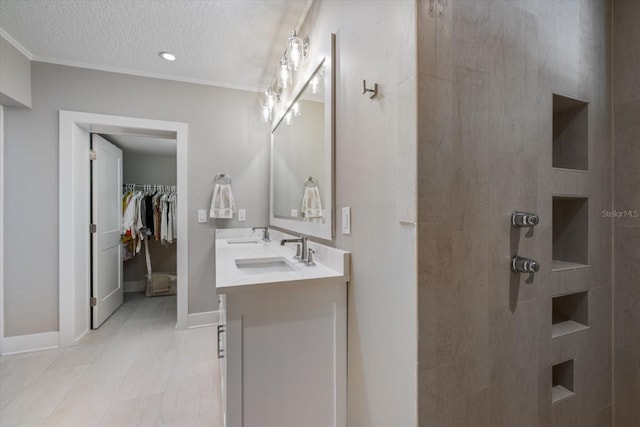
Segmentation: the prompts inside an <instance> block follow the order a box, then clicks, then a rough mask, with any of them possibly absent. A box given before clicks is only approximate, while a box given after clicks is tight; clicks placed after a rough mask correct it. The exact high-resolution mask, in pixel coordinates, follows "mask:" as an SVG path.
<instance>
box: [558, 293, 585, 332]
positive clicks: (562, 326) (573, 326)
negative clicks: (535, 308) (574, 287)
mask: <svg viewBox="0 0 640 427" xmlns="http://www.w3.org/2000/svg"><path fill="white" fill-rule="evenodd" d="M551 306H552V307H551V311H552V315H551V337H552V338H557V337H560V336H562V335H567V334H571V333H574V332H578V331H582V330H585V329H589V291H582V292H576V293H572V294H566V295H558V296H555V297H553V298H552V303H551Z"/></svg>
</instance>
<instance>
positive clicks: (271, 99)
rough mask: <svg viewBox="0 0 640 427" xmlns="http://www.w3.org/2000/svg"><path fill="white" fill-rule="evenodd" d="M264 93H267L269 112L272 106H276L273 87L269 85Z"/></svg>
mask: <svg viewBox="0 0 640 427" xmlns="http://www.w3.org/2000/svg"><path fill="white" fill-rule="evenodd" d="M265 94H266V95H267V107H269V112H271V111H273V107H275V106H276V93H275V92H274V91H273V88H272V87H271V86H269V89H267V91H266V92H265Z"/></svg>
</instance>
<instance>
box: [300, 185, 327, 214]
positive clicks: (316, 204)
mask: <svg viewBox="0 0 640 427" xmlns="http://www.w3.org/2000/svg"><path fill="white" fill-rule="evenodd" d="M300 210H301V211H302V213H303V214H304V217H305V218H322V202H321V201H320V190H319V189H318V186H317V185H314V186H305V187H304V196H303V197H302V206H301V209H300Z"/></svg>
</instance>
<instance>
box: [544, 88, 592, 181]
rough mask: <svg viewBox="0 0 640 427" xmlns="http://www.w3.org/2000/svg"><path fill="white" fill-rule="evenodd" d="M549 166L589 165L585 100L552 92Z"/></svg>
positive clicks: (571, 166) (562, 167)
mask: <svg viewBox="0 0 640 427" xmlns="http://www.w3.org/2000/svg"><path fill="white" fill-rule="evenodd" d="M552 159H553V167H554V168H559V169H570V170H581V171H586V170H588V169H589V104H588V103H587V102H584V101H581V100H578V99H574V98H568V97H566V96H562V95H558V94H555V93H554V94H553V156H552Z"/></svg>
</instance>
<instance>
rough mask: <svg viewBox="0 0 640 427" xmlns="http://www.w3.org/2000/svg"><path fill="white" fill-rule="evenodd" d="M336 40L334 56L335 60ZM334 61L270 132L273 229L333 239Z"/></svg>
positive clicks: (317, 72) (323, 65)
mask: <svg viewBox="0 0 640 427" xmlns="http://www.w3.org/2000/svg"><path fill="white" fill-rule="evenodd" d="M333 47H334V36H333V35H332V49H331V51H332V56H333V55H334V54H333V52H334V48H333ZM332 59H333V58H331V59H329V58H324V59H322V60H321V61H320V63H319V64H318V65H317V66H316V67H314V68H312V72H311V73H310V75H309V77H308V78H307V79H306V80H305V81H304V83H303V84H302V85H301V88H300V89H299V91H298V92H297V94H296V95H295V96H294V98H293V101H292V102H291V103H290V105H289V106H288V108H287V109H286V110H285V112H284V113H283V114H282V116H281V117H280V118H279V120H278V121H276V122H275V125H274V126H273V129H272V131H271V180H270V189H271V191H270V199H271V200H270V204H269V206H270V215H269V216H270V219H269V223H270V225H272V226H275V227H278V228H282V229H285V230H288V231H292V232H296V233H300V234H304V235H307V236H314V237H319V238H322V239H326V240H332V239H333V237H334V191H333V189H334V120H333V118H334V113H333V111H334V108H333V107H334V105H333V103H334V86H333V80H334V79H333V74H334V70H333V67H332V64H333V61H332Z"/></svg>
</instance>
